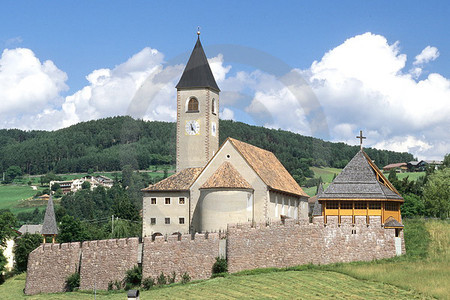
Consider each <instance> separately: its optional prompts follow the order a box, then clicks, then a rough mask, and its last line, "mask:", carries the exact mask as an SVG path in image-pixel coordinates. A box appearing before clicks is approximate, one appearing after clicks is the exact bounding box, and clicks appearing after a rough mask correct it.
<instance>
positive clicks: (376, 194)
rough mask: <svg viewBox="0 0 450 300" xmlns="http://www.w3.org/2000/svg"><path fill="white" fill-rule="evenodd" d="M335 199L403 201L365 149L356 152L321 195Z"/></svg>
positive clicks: (321, 198)
mask: <svg viewBox="0 0 450 300" xmlns="http://www.w3.org/2000/svg"><path fill="white" fill-rule="evenodd" d="M335 199H344V200H346V199H348V200H395V201H403V198H402V197H401V196H400V194H399V193H398V192H397V190H396V189H395V188H394V186H393V185H392V184H391V183H390V182H389V180H388V179H387V178H386V177H385V176H384V175H383V173H381V171H380V170H379V169H378V168H377V166H376V165H375V164H374V163H372V160H371V159H370V157H369V156H367V154H366V153H365V152H364V151H363V150H360V151H359V152H358V153H356V155H355V156H354V157H353V158H352V160H351V161H350V162H349V163H348V164H347V165H346V166H345V168H344V169H343V170H342V172H341V173H340V174H339V175H338V176H337V177H336V178H335V179H334V180H333V182H332V183H331V184H330V186H329V187H328V188H327V189H326V190H325V192H324V193H323V194H322V195H321V196H319V200H335Z"/></svg>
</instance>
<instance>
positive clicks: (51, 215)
mask: <svg viewBox="0 0 450 300" xmlns="http://www.w3.org/2000/svg"><path fill="white" fill-rule="evenodd" d="M41 234H42V235H56V234H58V227H57V226H56V217H55V210H54V208H53V196H52V195H51V194H50V199H48V203H47V209H46V210H45V216H44V224H43V225H42V231H41Z"/></svg>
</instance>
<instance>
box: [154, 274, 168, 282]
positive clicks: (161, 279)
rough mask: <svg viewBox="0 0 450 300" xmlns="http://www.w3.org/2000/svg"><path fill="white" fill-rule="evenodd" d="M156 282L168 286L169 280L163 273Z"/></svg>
mask: <svg viewBox="0 0 450 300" xmlns="http://www.w3.org/2000/svg"><path fill="white" fill-rule="evenodd" d="M156 282H157V283H158V285H165V284H167V278H166V276H165V275H164V273H163V272H161V274H159V276H158V278H157V280H156Z"/></svg>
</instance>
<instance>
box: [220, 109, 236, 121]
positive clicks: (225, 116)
mask: <svg viewBox="0 0 450 300" xmlns="http://www.w3.org/2000/svg"><path fill="white" fill-rule="evenodd" d="M220 119H221V120H234V112H233V111H232V110H231V109H229V108H226V107H225V108H224V109H223V110H222V111H221V112H220Z"/></svg>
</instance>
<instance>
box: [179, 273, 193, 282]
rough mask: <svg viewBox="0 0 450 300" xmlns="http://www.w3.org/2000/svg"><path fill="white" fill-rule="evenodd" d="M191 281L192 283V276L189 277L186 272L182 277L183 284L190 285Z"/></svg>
mask: <svg viewBox="0 0 450 300" xmlns="http://www.w3.org/2000/svg"><path fill="white" fill-rule="evenodd" d="M189 281H191V276H189V274H188V273H186V272H184V274H183V275H181V283H182V284H185V283H188V282H189Z"/></svg>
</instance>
